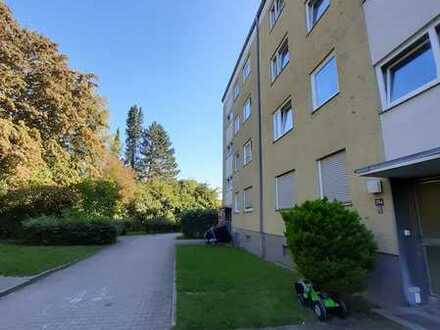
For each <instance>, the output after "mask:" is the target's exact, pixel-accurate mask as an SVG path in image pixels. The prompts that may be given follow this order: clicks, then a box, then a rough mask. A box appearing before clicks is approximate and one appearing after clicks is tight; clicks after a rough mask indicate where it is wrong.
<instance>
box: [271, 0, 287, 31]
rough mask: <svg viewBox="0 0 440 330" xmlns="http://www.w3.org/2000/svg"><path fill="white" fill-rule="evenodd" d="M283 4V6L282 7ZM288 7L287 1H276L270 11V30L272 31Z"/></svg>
mask: <svg viewBox="0 0 440 330" xmlns="http://www.w3.org/2000/svg"><path fill="white" fill-rule="evenodd" d="M280 3H281V6H280ZM284 7H286V1H285V0H274V1H273V2H272V5H271V6H270V9H269V28H270V29H271V30H272V29H273V27H274V26H275V25H276V24H277V22H278V19H279V18H280V16H281V14H282V13H283V10H284Z"/></svg>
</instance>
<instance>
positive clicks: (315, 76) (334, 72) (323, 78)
mask: <svg viewBox="0 0 440 330" xmlns="http://www.w3.org/2000/svg"><path fill="white" fill-rule="evenodd" d="M311 82H312V98H313V110H316V109H318V108H319V107H320V106H322V105H323V104H325V103H326V102H328V101H329V100H330V99H332V98H333V97H334V96H336V94H338V93H339V82H338V68H337V64H336V56H335V55H330V56H329V57H328V58H327V59H326V60H325V61H324V62H323V63H322V64H321V65H320V66H319V67H318V68H317V69H316V70H315V71H314V72H313V73H312V76H311Z"/></svg>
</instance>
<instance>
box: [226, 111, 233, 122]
mask: <svg viewBox="0 0 440 330" xmlns="http://www.w3.org/2000/svg"><path fill="white" fill-rule="evenodd" d="M226 119H227V121H228V123H230V122H231V121H232V111H230V112H229V113H228V116H227V117H226Z"/></svg>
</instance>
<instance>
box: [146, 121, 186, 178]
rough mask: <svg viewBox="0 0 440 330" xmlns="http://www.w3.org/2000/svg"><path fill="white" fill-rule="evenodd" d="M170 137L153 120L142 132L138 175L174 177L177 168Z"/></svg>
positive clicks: (176, 173) (177, 171)
mask: <svg viewBox="0 0 440 330" xmlns="http://www.w3.org/2000/svg"><path fill="white" fill-rule="evenodd" d="M174 153H175V151H174V148H173V147H172V144H171V140H170V137H169V136H168V133H167V132H166V131H165V129H164V128H163V127H162V125H160V124H158V123H157V122H153V123H152V124H151V125H150V126H149V127H148V128H147V129H145V130H144V132H143V133H142V143H141V148H140V154H141V161H140V169H139V175H140V177H141V178H142V179H144V180H150V179H175V178H176V177H177V175H178V174H179V168H178V165H177V162H176V157H175V155H174Z"/></svg>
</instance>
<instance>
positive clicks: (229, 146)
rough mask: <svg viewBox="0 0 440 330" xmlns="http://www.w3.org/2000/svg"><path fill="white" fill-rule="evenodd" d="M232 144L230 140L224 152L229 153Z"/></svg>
mask: <svg viewBox="0 0 440 330" xmlns="http://www.w3.org/2000/svg"><path fill="white" fill-rule="evenodd" d="M233 146H234V143H233V142H231V143H229V144H228V145H227V147H226V154H227V155H229V154H230V153H231V152H232V147H233Z"/></svg>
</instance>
